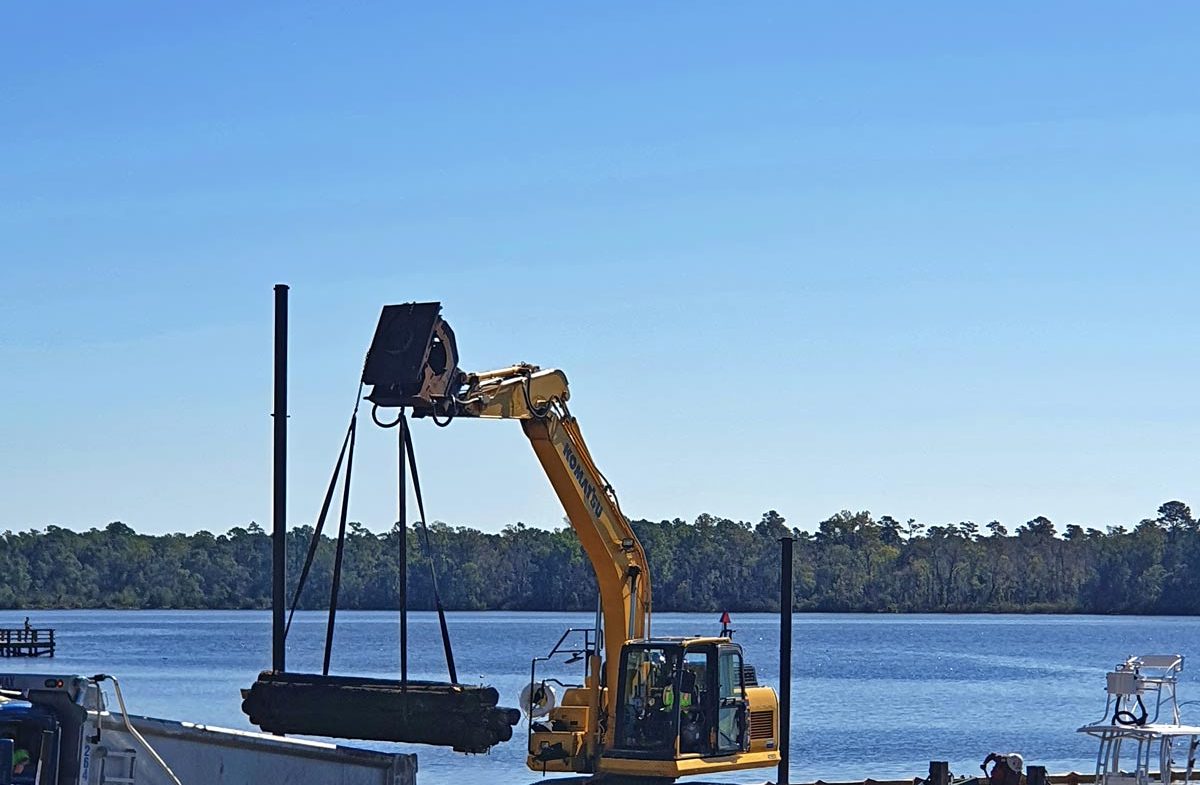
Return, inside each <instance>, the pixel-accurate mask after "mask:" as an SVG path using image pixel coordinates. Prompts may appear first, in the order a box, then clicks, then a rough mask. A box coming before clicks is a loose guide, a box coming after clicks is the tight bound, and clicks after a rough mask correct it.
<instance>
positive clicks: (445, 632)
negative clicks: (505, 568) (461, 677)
mask: <svg viewBox="0 0 1200 785" xmlns="http://www.w3.org/2000/svg"><path fill="white" fill-rule="evenodd" d="M401 436H402V437H403V439H404V448H405V451H406V452H407V453H408V466H409V469H411V470H412V481H413V493H414V494H415V495H416V497H417V512H418V513H419V514H420V516H421V520H420V521H419V523H420V524H421V534H422V536H423V538H424V541H425V556H426V557H427V558H428V559H429V575H430V578H431V579H432V581H433V603H434V607H436V608H437V614H438V624H439V625H441V628H442V649H444V650H445V652H446V670H448V671H449V672H450V683H451V684H458V671H457V670H456V669H455V667H454V650H453V648H452V647H451V646H450V630H449V628H448V627H447V626H446V610H445V608H443V607H442V595H441V593H440V592H439V591H438V582H437V569H436V568H435V567H434V564H433V546H432V545H431V544H430V542H429V527H428V526H427V525H426V523H425V502H424V501H423V500H422V499H421V478H420V477H419V476H418V475H417V458H416V456H415V455H414V454H413V442H412V431H410V430H409V428H408V426H407V425H405V426H404V427H403V428H402V429H401Z"/></svg>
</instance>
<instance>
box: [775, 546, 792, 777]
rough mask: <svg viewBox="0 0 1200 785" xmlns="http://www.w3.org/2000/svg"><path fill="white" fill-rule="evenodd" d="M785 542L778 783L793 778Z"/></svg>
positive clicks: (789, 548) (788, 563)
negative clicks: (791, 764)
mask: <svg viewBox="0 0 1200 785" xmlns="http://www.w3.org/2000/svg"><path fill="white" fill-rule="evenodd" d="M779 542H780V544H781V545H782V546H783V553H782V558H781V561H782V564H781V565H780V573H779V777H778V781H779V785H788V783H789V782H790V779H789V776H790V773H789V770H788V767H789V765H790V758H791V755H790V749H789V747H790V745H791V730H792V542H793V540H792V535H790V534H788V535H786V536H784V537H781V538H780V540H779Z"/></svg>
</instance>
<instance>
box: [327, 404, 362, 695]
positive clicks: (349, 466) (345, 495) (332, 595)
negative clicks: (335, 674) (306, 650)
mask: <svg viewBox="0 0 1200 785" xmlns="http://www.w3.org/2000/svg"><path fill="white" fill-rule="evenodd" d="M357 431H358V410H357V409H356V410H355V412H354V417H352V418H351V419H350V449H349V451H348V452H347V453H346V478H345V480H343V482H342V510H341V515H340V517H339V519H338V538H337V552H336V554H335V556H334V559H333V582H332V585H331V586H330V589H329V624H328V625H327V626H326V627H325V664H324V667H323V669H322V670H321V673H322V674H323V675H325V676H328V675H329V658H330V656H331V655H332V654H333V622H334V619H335V618H336V617H337V600H338V590H339V589H340V588H341V585H342V554H343V553H344V552H345V550H346V514H347V512H348V510H349V507H350V476H351V474H353V472H354V436H355V434H356V432H357Z"/></svg>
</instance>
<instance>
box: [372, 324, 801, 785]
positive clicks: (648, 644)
mask: <svg viewBox="0 0 1200 785" xmlns="http://www.w3.org/2000/svg"><path fill="white" fill-rule="evenodd" d="M440 314H441V305H440V304H439V303H408V304H403V305H389V306H386V307H385V308H384V309H383V313H382V315H381V317H380V321H379V325H378V327H377V328H376V331H375V337H374V339H373V341H372V343H371V348H370V351H369V352H368V355H367V360H366V364H365V366H364V369H363V382H364V383H365V384H368V385H371V386H372V390H371V392H370V394H368V395H367V400H369V401H371V402H372V403H374V404H375V406H376V407H380V408H388V407H393V408H401V409H403V410H406V411H407V412H409V413H411V414H412V415H413V416H414V417H430V418H433V419H434V420H435V422H437V423H438V424H439V425H445V424H448V423H449V421H450V420H453V419H457V418H475V419H496V420H518V421H520V423H521V428H522V430H524V432H525V435H526V437H528V438H529V441H530V443H531V444H532V446H533V450H534V453H536V455H537V458H538V460H539V462H540V463H541V465H542V468H543V469H545V471H546V475H547V476H548V477H549V479H550V484H551V486H553V488H554V491H555V493H556V494H557V495H558V498H559V499H560V500H561V502H562V505H563V508H564V509H565V511H566V515H567V519H568V520H569V521H570V524H571V528H572V529H574V530H575V532H576V534H577V535H578V537H579V541H580V543H581V544H582V546H583V550H584V552H585V553H586V555H587V557H588V559H589V560H590V562H591V565H592V568H593V569H594V570H595V573H596V582H597V584H598V586H599V591H600V613H599V618H598V627H600V629H597V630H594V631H592V630H589V631H586V632H585V633H584V639H585V641H586V642H587V643H586V644H585V646H584V647H583V648H582V650H580V651H578V652H577V654H579V655H581V656H582V657H583V658H584V659H585V665H586V670H585V678H584V682H583V684H581V685H578V686H571V687H569V688H567V689H566V690H565V692H564V693H563V695H562V698H561V702H559V703H558V705H556V706H554V707H553V708H552V709H551V710H550V711H549V712H548V716H547V717H546V718H545V720H543V721H540V722H534V721H533V719H532V717H531V724H530V732H529V737H528V738H529V750H528V758H527V762H528V765H529V767H530V768H531V769H533V770H534V771H538V772H576V773H589V774H596V775H600V776H601V777H602V778H605V779H613V780H636V781H639V782H640V781H654V780H659V781H669V780H673V779H675V778H678V777H683V776H690V775H704V774H715V773H717V772H725V771H733V770H736V769H750V768H757V767H766V766H774V765H776V764H777V763H778V761H779V750H778V738H779V730H778V729H779V718H778V701H777V698H776V695H775V691H774V690H773V689H772V688H770V687H767V686H759V685H758V684H757V680H756V678H755V675H754V669H753V668H752V667H750V666H748V665H746V664H745V663H744V662H743V658H742V649H741V646H739V645H738V644H736V643H734V642H733V641H732V640H731V639H730V637H728V636H712V637H699V636H698V637H682V638H679V637H671V638H664V637H652V636H651V629H650V609H651V583H650V568H649V565H648V564H647V562H646V554H645V551H644V550H643V549H642V545H641V543H640V542H638V539H637V536H636V535H635V534H634V531H633V528H632V527H631V526H630V524H629V520H628V519H627V518H626V517H625V515H624V514H623V513H622V512H621V508H620V506H619V504H618V503H617V497H616V494H615V493H614V492H613V489H612V487H611V486H610V485H609V484H608V482H607V480H606V479H605V478H604V475H603V474H601V472H600V470H599V469H598V468H596V464H595V462H594V461H593V460H592V456H591V454H590V453H589V452H588V448H587V446H586V445H585V444H584V441H583V436H582V434H581V433H580V430H579V423H578V422H577V421H576V419H575V418H574V417H572V416H571V413H570V411H569V410H568V408H567V401H568V400H569V398H570V392H569V390H568V386H567V377H566V375H565V374H564V373H563V372H562V371H560V370H554V369H547V370H543V369H540V368H538V367H537V366H534V365H527V364H519V365H513V366H510V367H508V368H501V369H498V370H493V371H485V372H482V373H467V372H464V371H462V370H460V369H459V367H458V350H457V347H456V344H455V340H454V333H453V332H452V331H451V329H450V326H449V325H448V324H447V323H446V322H445V321H444V320H443V319H442V317H441V315H440ZM568 632H570V631H568ZM564 638H565V636H564ZM538 659H544V658H535V665H536V661H537V660H538ZM531 686H533V683H532V678H531ZM538 686H544V685H538ZM543 695H544V690H543ZM543 702H544V698H543Z"/></svg>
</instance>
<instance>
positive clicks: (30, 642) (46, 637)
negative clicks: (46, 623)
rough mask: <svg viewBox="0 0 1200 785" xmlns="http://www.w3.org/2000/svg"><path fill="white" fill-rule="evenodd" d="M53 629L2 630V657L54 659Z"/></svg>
mask: <svg viewBox="0 0 1200 785" xmlns="http://www.w3.org/2000/svg"><path fill="white" fill-rule="evenodd" d="M53 656H54V630H53V629H52V628H37V627H17V628H15V629H0V657H53Z"/></svg>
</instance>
